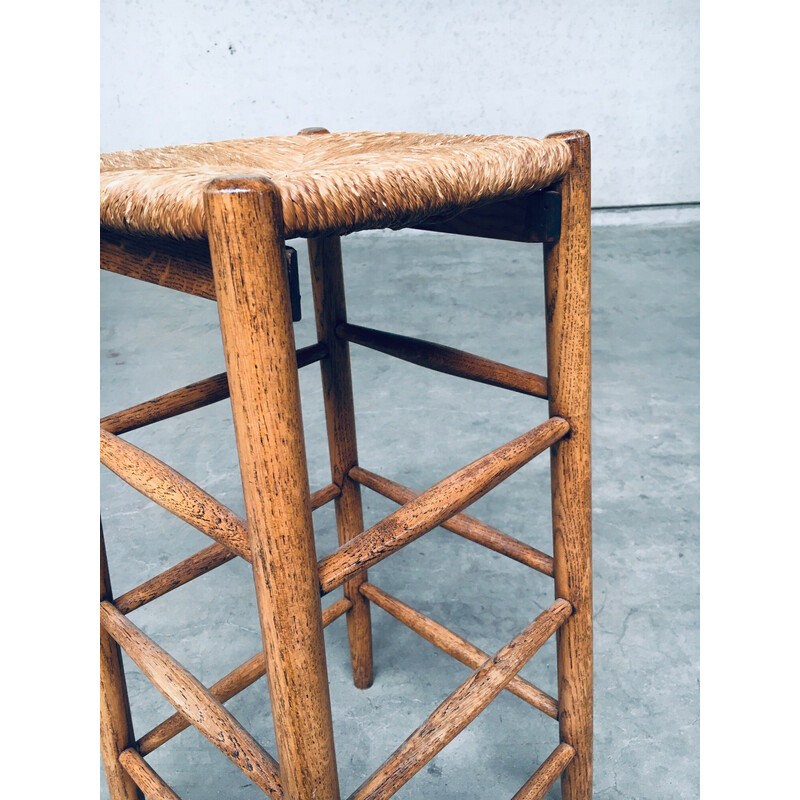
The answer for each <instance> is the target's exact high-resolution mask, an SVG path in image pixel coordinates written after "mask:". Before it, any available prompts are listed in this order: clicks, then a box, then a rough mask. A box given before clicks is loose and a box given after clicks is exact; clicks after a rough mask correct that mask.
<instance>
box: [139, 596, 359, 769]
mask: <svg viewBox="0 0 800 800" xmlns="http://www.w3.org/2000/svg"><path fill="white" fill-rule="evenodd" d="M349 608H350V601H349V600H348V599H347V598H346V597H342V598H340V599H339V600H337V601H336V602H335V603H333V604H332V605H331V606H329V607H328V608H326V609H325V610H324V611H323V612H322V625H323V627H327V626H328V625H330V624H331V622H333V621H334V620H336V619H339V617H341V616H342V615H343V614H345V613H346V612H347V610H348V609H349ZM265 672H266V662H265V660H264V652H263V651H262V652H260V653H256V655H254V656H253V657H252V658H249V659H248V660H247V661H245V662H244V664H240V665H239V666H238V667H236V669H234V670H232V671H231V672H229V673H228V674H227V675H226V676H225V677H224V678H221V679H220V680H218V681H217V682H216V683H215V684H214V685H213V686H212V687H211V688H210V689H209V690H208V691H209V692H211V694H212V695H213V696H214V697H216V698H217V700H219V702H220V703H225V702H227V701H228V700H230V699H231V697H234V696H235V695H237V694H239V692H241V691H244V690H245V689H246V688H247V687H248V686H250V685H251V684H253V683H255V682H256V681H257V680H258V679H259V678H261V677H262V676H263V675H264V673H265ZM188 727H189V722H187V720H186V719H185V718H184V717H183V716H182V715H181V714H178V713H176V714H173V715H172V716H171V717H169V718H168V719H165V720H164V722H162V723H161V724H159V725H156V727H155V728H153V729H152V730H151V731H148V732H147V733H146V734H145V735H144V736H142V737H141V738H140V739H139V741H138V742H137V743H136V747H137V749H138V750H139V752H140V753H141V754H142V755H145V756H146V755H147V754H148V753H152V752H153V750H155V749H156V748H157V747H161V745H162V744H164V743H165V742H168V741H169V740H170V739H172V738H173V737H174V736H177V735H178V734H179V733H180V732H181V731H183V730H186V728H188Z"/></svg>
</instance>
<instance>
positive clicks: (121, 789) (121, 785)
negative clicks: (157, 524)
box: [100, 524, 144, 800]
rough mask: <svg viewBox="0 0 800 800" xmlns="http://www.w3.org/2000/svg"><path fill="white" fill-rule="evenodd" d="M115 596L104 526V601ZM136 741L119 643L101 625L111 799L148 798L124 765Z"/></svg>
mask: <svg viewBox="0 0 800 800" xmlns="http://www.w3.org/2000/svg"><path fill="white" fill-rule="evenodd" d="M110 599H111V580H110V578H109V576H108V559H107V558H106V543H105V540H104V539H103V526H102V524H101V526H100V601H101V602H103V601H105V600H110ZM132 743H133V725H132V724H131V709H130V706H129V704H128V690H127V686H126V684H125V671H124V669H123V667H122V655H121V654H120V650H119V645H118V644H117V643H116V642H115V641H114V640H113V639H112V638H111V636H109V635H108V633H106V631H105V630H103V628H102V626H101V627H100V752H101V754H102V756H103V765H104V766H105V770H106V781H107V782H108V793H109V795H110V797H111V800H144V796H143V795H142V793H141V792H140V791H139V788H138V786H137V785H136V783H135V781H133V780H132V779H131V777H130V775H128V773H127V772H126V771H125V770H124V769H123V768H122V767H121V766H120V763H119V754H120V753H121V752H122V751H123V750H125V749H126V748H127V747H130V745H131V744H132Z"/></svg>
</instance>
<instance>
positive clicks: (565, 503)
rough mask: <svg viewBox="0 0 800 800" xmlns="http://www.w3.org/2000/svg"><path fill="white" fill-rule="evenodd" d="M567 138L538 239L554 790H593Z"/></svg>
mask: <svg viewBox="0 0 800 800" xmlns="http://www.w3.org/2000/svg"><path fill="white" fill-rule="evenodd" d="M554 135H555V136H558V137H559V138H563V139H565V140H566V141H567V142H568V143H569V145H570V147H571V148H572V166H571V167H570V170H569V172H568V173H567V174H566V175H565V176H564V178H563V180H562V182H561V186H560V192H561V236H560V238H559V240H558V241H557V242H554V243H552V244H546V245H545V248H544V266H545V304H546V330H547V379H548V394H549V398H550V415H551V416H554V415H558V416H560V417H563V418H564V419H566V420H567V422H569V425H570V431H569V435H568V436H567V437H566V438H565V439H563V440H562V441H560V442H558V443H557V444H556V445H554V446H553V447H552V448H551V451H550V453H551V458H550V474H551V490H552V512H553V561H554V569H555V590H556V597H563V598H565V599H566V600H569V601H570V603H572V605H573V608H574V612H573V614H572V616H571V617H570V618H569V619H568V620H567V621H566V623H565V624H564V625H563V626H562V627H561V629H560V630H559V631H558V634H557V643H558V644H557V658H558V705H559V713H558V720H559V731H560V736H561V741H562V742H566V743H567V744H569V745H571V746H572V747H573V748H574V749H575V757H574V758H573V759H572V761H570V763H569V764H568V765H567V768H566V769H565V770H564V773H563V774H562V776H561V794H562V798H563V800H591V797H592V718H593V717H592V684H593V679H592V489H591V478H592V470H591V453H590V439H591V391H590V385H591V383H590V382H591V282H590V269H591V209H590V178H589V170H590V149H589V148H590V145H589V136H588V134H586V133H584V132H582V131H572V132H569V133H564V134H554Z"/></svg>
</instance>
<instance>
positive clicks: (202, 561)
mask: <svg viewBox="0 0 800 800" xmlns="http://www.w3.org/2000/svg"><path fill="white" fill-rule="evenodd" d="M338 495H339V487H338V486H336V484H333V483H330V484H328V485H327V486H323V487H322V489H318V490H317V491H316V492H313V493H312V495H311V510H312V511H315V510H316V509H318V508H321V507H322V506H324V505H325V504H326V503H329V502H330V501H331V500H333V499H334V498H336V497H337V496H338ZM235 557H236V553H234V552H233V551H232V550H229V549H228V548H227V547H225V546H224V545H221V544H219V543H215V544H212V545H210V546H209V547H206V548H204V549H203V550H201V551H200V552H198V553H194V555H191V556H189V557H188V558H185V559H183V561H180V562H178V563H177V564H175V565H174V566H172V567H170V568H169V569H166V570H164V572H161V573H159V574H158V575H156V576H154V577H153V578H150V580H147V581H145V582H144V583H142V584H140V585H139V586H136V587H135V588H133V589H131V590H130V591H128V592H125V594H123V595H120V596H119V597H118V598H117V599H116V600H115V601H114V605H115V606H116V607H117V608H118V609H119V610H120V611H121V612H122V613H123V614H130V612H131V611H134V610H135V609H137V608H140V607H141V606H143V605H146V604H147V603H150V602H152V601H153V600H156V599H157V598H159V597H162V596H163V595H165V594H167V592H171V591H172V590H173V589H177V588H178V587H179V586H183V585H184V584H186V583H189V581H193V580H194V579H195V578H199V577H200V576H201V575H205V574H206V573H207V572H210V571H211V570H212V569H216V568H217V567H219V566H222V565H223V564H226V563H227V562H228V561H230V560H231V559H232V558H235Z"/></svg>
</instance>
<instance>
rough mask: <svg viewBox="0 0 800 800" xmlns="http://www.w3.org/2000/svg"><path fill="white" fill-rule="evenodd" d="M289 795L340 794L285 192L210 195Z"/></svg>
mask: <svg viewBox="0 0 800 800" xmlns="http://www.w3.org/2000/svg"><path fill="white" fill-rule="evenodd" d="M205 206H206V219H207V226H208V233H209V244H210V248H211V260H212V263H213V268H214V281H215V285H216V294H217V302H218V306H219V316H220V324H221V328H222V338H223V345H224V350H225V360H226V363H227V368H228V382H229V385H230V393H231V407H232V410H233V421H234V428H235V431H236V443H237V448H238V451H239V466H240V469H241V473H242V484H243V489H244V501H245V509H246V511H247V529H248V534H249V538H250V547H251V551H252V561H253V574H254V578H255V584H256V596H257V599H258V608H259V615H260V617H261V628H262V633H263V638H264V649H265V656H266V669H267V678H268V681H269V688H270V697H271V700H272V712H273V718H274V724H275V733H276V740H277V749H278V760H279V762H280V773H281V781H282V783H283V787H284V797H285V800H312V798H313V799H314V800H339V786H338V780H337V776H336V759H335V754H334V746H333V726H332V723H331V708H330V697H329V694H328V679H327V669H326V662H325V648H324V642H323V638H322V609H321V605H320V593H319V581H318V579H317V560H316V553H315V547H314V538H313V529H312V523H311V506H310V502H309V488H308V473H307V467H306V455H305V445H304V440H303V424H302V416H301V409H300V390H299V384H298V378H297V364H296V358H295V345H294V332H293V330H292V322H291V316H290V304H289V289H288V282H287V278H286V272H285V267H284V250H283V214H282V210H281V201H280V195H279V193H278V190H277V189H276V187H275V186H274V184H272V183H271V182H270V181H268V180H267V179H265V178H247V177H245V178H220V179H217V180H215V181H213V182H212V183H211V184H209V186H208V188H207V190H206V195H205Z"/></svg>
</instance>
